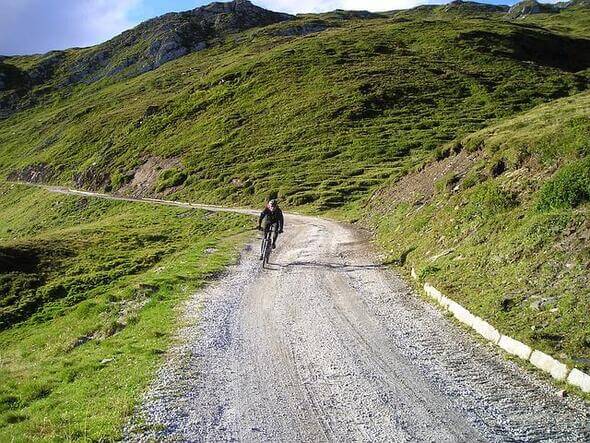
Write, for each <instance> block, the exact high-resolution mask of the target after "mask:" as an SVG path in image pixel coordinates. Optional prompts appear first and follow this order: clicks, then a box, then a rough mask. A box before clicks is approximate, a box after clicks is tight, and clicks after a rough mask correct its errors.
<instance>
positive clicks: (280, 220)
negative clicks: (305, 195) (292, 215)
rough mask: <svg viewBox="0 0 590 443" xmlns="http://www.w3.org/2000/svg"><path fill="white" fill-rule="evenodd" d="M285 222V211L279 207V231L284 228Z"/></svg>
mask: <svg viewBox="0 0 590 443" xmlns="http://www.w3.org/2000/svg"><path fill="white" fill-rule="evenodd" d="M284 224H285V219H284V217H283V211H281V210H280V209H279V231H282V230H283V225H284Z"/></svg>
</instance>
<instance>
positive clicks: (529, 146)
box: [372, 93, 590, 371]
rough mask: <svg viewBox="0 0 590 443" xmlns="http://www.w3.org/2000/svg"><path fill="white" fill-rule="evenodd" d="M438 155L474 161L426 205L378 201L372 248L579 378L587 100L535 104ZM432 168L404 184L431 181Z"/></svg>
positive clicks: (586, 254)
mask: <svg viewBox="0 0 590 443" xmlns="http://www.w3.org/2000/svg"><path fill="white" fill-rule="evenodd" d="M461 149H462V150H463V151H462V152H461V153H460V154H456V152H457V150H461ZM445 150H446V152H447V155H449V157H448V158H446V159H443V160H438V161H443V162H449V161H452V160H453V159H454V158H456V156H457V155H472V160H471V161H470V163H468V165H467V166H466V167H464V168H462V169H457V168H455V169H453V168H451V172H450V173H449V174H454V176H455V179H454V186H452V187H451V188H449V187H446V186H445V187H443V188H444V189H445V191H443V192H438V193H434V194H433V195H432V196H431V197H429V198H426V199H425V198H423V197H417V198H415V199H414V200H412V199H411V198H408V199H406V201H404V202H403V203H402V202H399V203H396V202H391V201H389V200H386V199H384V197H380V198H378V199H377V200H378V201H377V202H375V203H374V204H375V207H374V211H373V213H374V214H376V215H374V216H373V218H372V223H374V226H375V227H376V229H377V232H378V240H379V243H380V244H381V245H382V247H383V248H385V249H386V250H387V251H389V253H390V260H391V261H392V262H396V263H405V265H406V269H409V268H410V267H414V268H415V269H416V271H417V273H418V275H419V276H420V278H421V279H422V280H427V281H430V282H432V283H434V284H435V286H436V287H438V288H440V289H441V290H442V291H443V292H444V293H445V294H446V295H448V296H449V297H451V298H453V299H455V300H456V301H458V302H459V303H461V304H463V305H464V306H466V307H467V308H469V309H470V310H471V311H472V312H474V313H475V314H476V315H479V316H481V317H482V318H484V319H486V320H488V321H490V322H491V323H492V324H494V325H495V326H497V327H498V329H499V330H500V331H501V332H502V333H504V334H507V335H511V336H514V337H517V338H518V339H521V340H523V341H524V342H526V343H528V344H530V345H532V346H534V347H535V348H537V349H540V350H543V351H545V352H548V353H550V354H551V355H554V356H556V357H557V358H559V359H562V360H565V361H566V362H567V363H568V364H570V365H573V366H577V367H579V368H581V369H583V370H586V371H588V370H589V369H590V367H589V366H588V364H587V362H588V359H589V358H590V319H589V318H588V306H590V289H589V288H590V280H589V277H588V276H589V274H588V269H589V268H590V226H589V225H588V220H589V215H590V193H589V183H590V168H589V167H588V160H589V159H590V157H589V153H590V94H589V93H583V94H579V95H577V96H574V97H571V98H567V99H562V100H558V101H555V102H553V103H551V104H548V105H542V106H539V107H537V108H534V109H533V110H531V111H529V112H526V113H523V114H522V115H520V116H518V117H515V118H513V119H510V120H507V121H505V122H504V123H502V124H499V125H494V126H491V127H490V128H487V129H485V130H482V131H479V132H476V133H474V134H471V135H468V136H466V137H463V138H461V139H458V140H456V141H455V142H453V143H450V144H449V145H447V146H446V148H444V149H443V150H442V152H444V151H445ZM451 151H452V152H454V153H452V152H451ZM443 157H446V156H443ZM436 161H437V160H433V163H431V164H427V165H426V166H425V167H424V168H423V170H422V171H421V172H416V173H414V174H413V175H412V177H413V180H416V181H421V180H432V178H431V176H430V175H429V171H432V170H433V169H432V168H435V167H436ZM446 180H447V178H446V176H444V177H442V178H441V179H440V181H442V182H443V183H446ZM403 186H407V184H405V183H404V182H400V183H399V185H397V184H393V185H391V189H397V190H398V191H400V189H401V187H403ZM390 192H391V191H390ZM384 195H387V194H384ZM400 257H403V260H400Z"/></svg>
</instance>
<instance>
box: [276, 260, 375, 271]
mask: <svg viewBox="0 0 590 443" xmlns="http://www.w3.org/2000/svg"><path fill="white" fill-rule="evenodd" d="M268 264H269V265H272V266H276V268H275V269H272V270H273V271H278V270H279V269H281V268H282V269H287V268H324V269H341V270H344V271H357V270H361V269H387V267H386V266H384V265H380V264H375V263H369V264H360V265H353V264H347V263H326V262H315V261H293V262H290V263H286V264H280V263H271V262H269V263H268Z"/></svg>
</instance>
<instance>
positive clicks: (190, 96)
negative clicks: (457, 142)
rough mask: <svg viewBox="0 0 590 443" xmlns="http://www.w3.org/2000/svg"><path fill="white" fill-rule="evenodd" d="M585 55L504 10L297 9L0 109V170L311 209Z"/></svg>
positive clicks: (522, 102) (412, 157)
mask: <svg viewBox="0 0 590 443" xmlns="http://www.w3.org/2000/svg"><path fill="white" fill-rule="evenodd" d="M313 31H316V32H313ZM301 34H304V35H301ZM5 62H6V61H5ZM589 66H590V40H588V39H585V38H580V37H570V36H567V35H563V34H557V33H553V32H550V31H547V30H544V29H540V28H537V27H528V26H522V25H521V24H518V25H517V24H514V23H512V22H509V21H506V20H504V19H502V18H494V17H490V18H486V19H481V18H470V17H459V18H457V17H456V16H452V17H449V18H446V19H439V18H437V19H435V20H433V19H428V18H416V19H413V20H406V19H404V20H402V21H399V20H398V19H396V18H395V17H394V18H380V17H372V16H371V18H370V19H363V18H357V17H356V16H352V18H346V19H338V20H336V21H335V22H326V19H321V18H317V17H307V16H306V17H301V18H298V19H297V20H290V21H288V22H286V23H280V24H274V25H270V26H267V27H265V28H258V29H255V30H249V31H245V32H242V33H240V34H236V38H235V39H232V40H231V41H226V42H221V43H219V44H218V45H217V46H214V47H211V48H208V49H205V50H202V51H199V52H198V53H195V54H191V55H188V56H185V57H182V58H180V59H177V60H174V61H172V62H170V63H167V64H165V65H163V66H160V67H159V68H158V69H156V70H154V71H151V72H148V73H145V74H143V75H141V76H139V77H134V78H116V79H103V80H101V81H98V82H95V83H93V84H91V85H86V84H80V85H75V86H68V87H64V88H61V89H58V90H56V91H55V92H51V93H48V94H46V95H44V96H42V97H40V98H38V101H39V102H38V104H37V105H36V106H34V107H32V108H30V109H27V110H24V111H22V112H18V113H16V114H14V115H12V116H11V117H9V118H7V119H5V120H3V121H1V122H0V171H2V173H3V174H4V175H5V176H8V177H10V178H13V179H24V180H43V181H49V182H53V183H75V184H76V185H77V186H81V187H88V188H92V189H107V190H110V191H118V192H122V193H142V192H143V193H155V192H165V193H175V194H177V195H180V196H182V197H183V198H192V199H197V200H201V201H206V202H209V201H224V202H228V203H260V202H261V201H262V200H263V198H264V197H265V196H266V195H267V194H268V193H269V192H278V193H279V194H281V196H283V197H284V198H285V200H286V201H287V203H289V204H292V205H301V204H309V205H311V206H312V208H314V209H320V210H325V209H329V208H334V207H339V206H342V205H343V204H346V203H347V202H353V201H356V200H358V198H360V197H362V196H364V195H367V194H368V193H370V192H371V191H372V190H373V189H375V188H376V187H378V186H379V185H380V184H381V183H383V181H384V180H385V179H386V178H388V177H390V176H393V175H398V174H401V173H403V171H404V170H405V169H407V168H408V167H410V166H411V165H413V164H415V163H416V162H418V161H420V160H421V159H423V158H424V157H425V156H427V155H428V153H429V152H431V151H432V150H434V149H435V148H436V147H438V146H439V145H441V144H443V143H445V142H447V141H449V140H452V139H453V138H455V137H456V136H457V135H459V134H461V133H468V132H471V131H473V130H476V129H479V128H482V127H484V126H485V125H487V124H489V123H490V122H492V121H494V120H495V119H498V118H502V117H506V116H510V115H513V114H514V113H516V112H520V111H522V110H525V109H528V108H530V107H531V106H533V105H535V104H538V103H542V102H545V101H549V100H552V99H555V98H559V97H562V96H566V95H569V94H572V93H575V92H578V91H581V90H584V89H586V88H587V87H588V84H589V78H590V75H589V71H588V67H589ZM326 166H328V167H326ZM166 169H169V171H165V170H166Z"/></svg>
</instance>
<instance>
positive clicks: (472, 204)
mask: <svg viewBox="0 0 590 443" xmlns="http://www.w3.org/2000/svg"><path fill="white" fill-rule="evenodd" d="M515 205H516V199H515V197H514V195H513V194H512V193H510V192H508V191H505V190H504V189H502V188H501V187H500V185H499V184H498V183H497V182H495V181H491V180H490V181H487V182H484V183H482V184H480V185H478V186H476V187H475V188H474V191H473V194H471V198H470V201H469V204H468V206H467V215H469V216H475V217H482V218H486V217H491V216H493V215H494V214H497V213H501V212H504V211H506V210H508V209H510V208H512V207H514V206H515Z"/></svg>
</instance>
